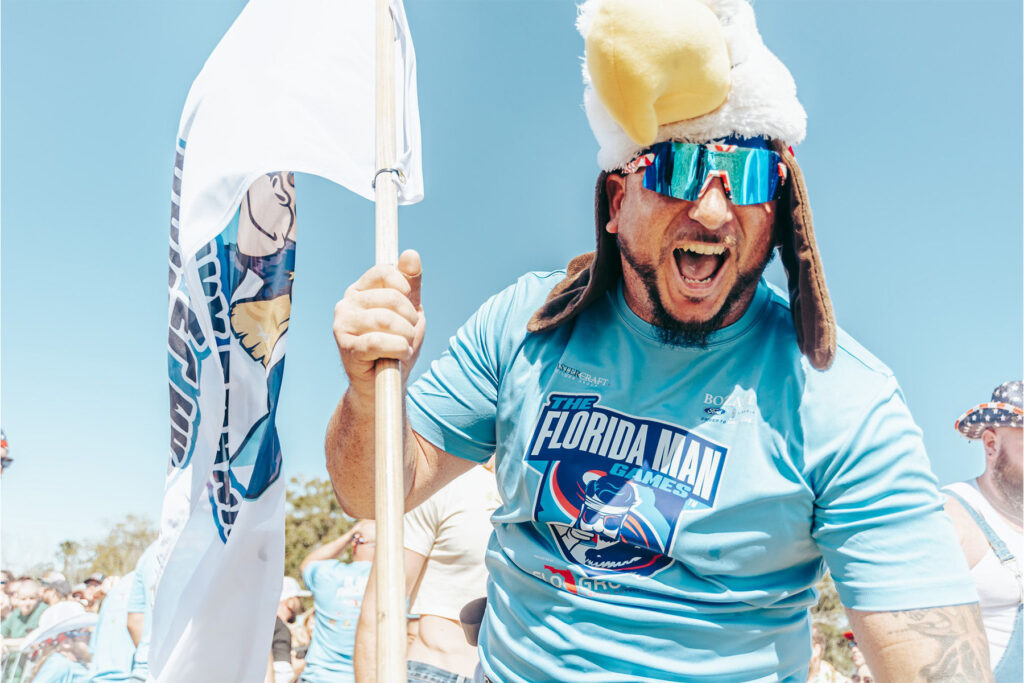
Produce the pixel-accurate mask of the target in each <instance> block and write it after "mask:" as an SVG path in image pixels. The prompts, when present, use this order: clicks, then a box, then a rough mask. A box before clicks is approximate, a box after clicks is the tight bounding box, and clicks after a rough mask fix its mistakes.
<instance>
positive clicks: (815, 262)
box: [772, 140, 836, 370]
mask: <svg viewBox="0 0 1024 683" xmlns="http://www.w3.org/2000/svg"><path fill="white" fill-rule="evenodd" d="M772 147H773V149H774V150H775V151H776V152H778V153H779V154H780V155H781V156H782V161H783V163H784V164H785V165H786V168H787V170H788V171H789V176H788V178H787V179H786V188H787V189H786V191H784V192H783V194H782V196H781V197H780V198H779V201H778V204H777V208H778V211H777V215H776V230H777V235H778V240H779V251H780V252H781V255H782V265H783V267H784V268H785V269H786V276H787V278H788V280H789V308H790V313H791V314H792V316H793V325H794V327H795V328H796V339H797V344H798V345H799V346H800V351H801V352H803V354H804V355H805V356H807V360H808V361H810V363H811V365H812V366H814V367H815V368H817V369H818V370H827V369H828V368H829V366H831V365H832V361H833V360H834V359H835V355H836V321H835V315H834V314H833V312H832V301H831V299H829V296H828V289H827V288H826V287H825V271H824V269H823V268H822V265H821V256H820V255H819V254H818V245H817V243H816V242H815V241H814V221H813V219H812V218H811V205H810V202H808V201H807V187H806V185H804V176H803V173H802V172H801V171H800V167H799V166H798V165H797V163H796V159H795V158H794V157H793V154H792V152H791V151H790V150H789V148H788V147H787V146H786V145H785V143H782V142H780V141H777V140H776V141H773V142H772Z"/></svg>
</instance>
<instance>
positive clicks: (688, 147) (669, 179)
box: [622, 139, 788, 205]
mask: <svg viewBox="0 0 1024 683" xmlns="http://www.w3.org/2000/svg"><path fill="white" fill-rule="evenodd" d="M744 142H745V143H751V144H760V145H762V146H759V147H753V146H751V147H747V146H740V145H737V144H732V143H731V141H730V140H727V141H725V142H723V143H719V142H714V143H708V144H702V145H697V144H691V143H688V142H672V141H668V142H659V143H657V144H656V145H653V146H652V147H650V148H648V149H647V151H646V152H644V153H643V154H641V155H640V156H638V157H637V158H636V159H633V161H631V162H629V163H628V164H626V165H625V166H624V167H623V169H622V170H623V171H624V172H625V173H626V174H627V175H628V174H630V173H636V172H638V171H640V170H644V187H645V188H647V189H648V190H653V191H654V192H657V193H658V194H663V195H665V196H667V197H675V198H676V199H685V200H687V201H691V202H692V201H696V200H697V199H698V198H700V196H701V195H703V194H704V193H705V192H706V191H707V189H708V187H710V185H711V183H712V181H714V179H715V178H720V179H721V180H722V187H723V188H724V189H725V194H726V196H727V197H728V198H729V201H731V202H732V203H733V204H738V205H747V204H763V203H764V202H770V201H773V200H775V199H778V198H779V195H780V194H781V192H782V187H783V185H784V184H785V182H786V177H787V173H788V171H787V169H786V164H785V163H783V161H782V156H781V155H780V154H779V153H778V152H775V151H774V150H771V149H768V148H767V142H766V141H764V140H763V139H755V140H744Z"/></svg>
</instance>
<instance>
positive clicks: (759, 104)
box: [529, 0, 836, 370]
mask: <svg viewBox="0 0 1024 683" xmlns="http://www.w3.org/2000/svg"><path fill="white" fill-rule="evenodd" d="M577 28H578V29H579V31H580V34H581V35H582V36H583V38H584V41H585V45H586V54H585V58H584V63H583V80H584V85H585V92H584V107H585V109H586V113H587V118H588V120H589V122H590V126H591V128H592V129H593V131H594V136H595V137H596V138H597V141H598V144H599V146H600V150H599V152H598V163H599V164H600V166H601V168H602V170H603V172H602V173H601V175H600V177H599V178H598V182H597V188H596V192H595V218H596V226H595V227H596V231H597V251H596V252H594V253H591V254H584V255H583V256H580V257H577V258H576V259H574V260H573V261H572V263H570V264H569V268H568V271H569V272H568V276H567V277H566V279H565V280H564V281H563V282H561V283H560V284H559V285H558V286H556V287H555V288H554V290H552V292H551V294H550V295H549V298H548V301H547V302H546V303H545V305H544V306H542V307H541V308H540V309H539V310H538V311H537V312H536V313H535V314H534V317H533V318H532V319H531V321H530V323H529V329H530V330H531V331H541V330H544V329H550V328H552V327H555V326H557V325H560V324H562V323H564V322H567V321H568V320H571V319H572V318H573V317H575V316H576V315H577V314H578V313H579V311H581V310H582V309H583V308H584V307H585V306H586V305H588V304H589V303H590V302H591V301H593V300H594V299H595V298H597V297H598V296H600V295H602V294H603V293H604V292H605V291H606V290H607V289H608V288H610V287H611V286H612V285H614V283H615V282H616V281H617V280H618V278H619V276H620V272H621V268H620V262H619V258H620V257H619V253H618V246H617V243H616V240H615V236H614V235H611V234H609V233H608V232H607V231H606V230H605V227H606V226H607V224H608V220H609V215H610V214H609V210H608V200H607V196H606V190H605V179H606V178H607V174H608V173H610V172H616V171H617V170H618V169H621V168H622V167H623V166H624V165H626V164H627V163H629V162H630V161H631V160H633V159H634V158H636V157H637V156H638V155H639V154H640V153H641V152H642V151H643V150H644V149H646V148H648V147H650V146H651V145H652V144H655V143H657V142H663V141H666V140H675V141H681V142H691V143H704V142H711V141H712V140H718V139H721V138H726V137H740V138H754V137H765V138H769V139H770V141H771V143H772V148H773V149H774V150H775V151H776V152H778V153H779V154H780V155H781V156H782V159H783V162H784V163H785V164H786V166H787V167H788V170H789V177H788V180H787V182H786V188H785V190H784V192H783V194H782V196H781V197H780V198H779V200H778V210H777V218H776V221H777V233H778V236H779V238H778V239H779V244H778V246H779V249H780V252H781V255H782V264H783V266H784V267H785V269H786V273H787V276H788V279H789V295H790V309H791V312H792V316H793V323H794V325H795V327H796V333H797V341H798V344H799V346H800V350H801V351H802V352H803V353H804V354H805V355H806V356H807V358H808V360H809V361H810V363H811V365H813V366H814V367H815V368H818V369H819V370H824V369H826V368H828V367H829V366H830V365H831V364H832V360H833V358H834V356H835V351H836V326H835V319H834V316H833V313H832V303H831V301H830V299H829V296H828V290H827V289H826V287H825V275H824V271H823V269H822V266H821V259H820V257H819V255H818V248H817V244H816V243H815V240H814V230H813V221H812V217H811V208H810V204H809V202H808V200H807V189H806V186H805V185H804V180H803V174H802V173H801V172H800V168H799V166H797V163H796V159H794V157H793V154H792V149H791V147H792V145H796V144H799V143H800V142H802V141H803V139H804V135H805V132H806V120H807V116H806V114H805V113H804V109H803V107H802V106H801V105H800V102H799V101H798V100H797V98H796V85H795V84H794V82H793V77H792V76H791V75H790V73H789V71H788V70H787V69H786V67H785V66H784V65H783V64H782V62H780V61H779V59H778V58H777V57H776V56H775V55H773V54H772V53H771V52H770V51H769V50H768V48H767V47H765V45H764V42H763V41H762V40H761V35H760V33H758V31H757V25H756V23H755V21H754V11H753V9H752V8H751V6H750V4H749V3H748V2H747V1H746V0H586V1H585V2H584V3H583V4H582V5H581V6H580V11H579V18H578V20H577Z"/></svg>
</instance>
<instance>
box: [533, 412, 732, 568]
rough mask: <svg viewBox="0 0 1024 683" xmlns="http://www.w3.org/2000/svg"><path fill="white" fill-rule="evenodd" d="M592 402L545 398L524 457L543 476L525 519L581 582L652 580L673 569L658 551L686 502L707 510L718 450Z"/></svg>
mask: <svg viewBox="0 0 1024 683" xmlns="http://www.w3.org/2000/svg"><path fill="white" fill-rule="evenodd" d="M599 401H600V396H596V395H581V394H551V395H549V396H548V400H547V403H546V404H545V406H544V408H543V410H542V411H541V414H540V416H539V417H538V418H537V426H536V427H535V428H534V432H533V437H532V438H531V439H530V446H529V449H528V450H527V454H526V461H527V464H528V465H529V466H530V467H533V468H534V469H536V470H537V471H539V472H541V474H542V476H543V480H542V483H541V486H540V489H539V491H538V494H537V502H536V504H535V507H534V518H535V519H536V520H537V521H538V522H545V523H547V524H548V527H549V529H550V530H551V535H552V537H553V539H554V541H555V544H556V545H557V547H558V550H559V552H560V553H561V554H562V556H563V557H564V558H565V559H566V561H568V562H571V563H573V564H574V565H576V566H577V567H579V568H580V569H581V570H582V571H584V572H585V573H586V574H587V575H589V576H607V575H609V574H615V573H629V574H637V575H640V576H652V575H654V574H656V573H658V572H660V571H662V570H663V569H666V568H667V567H669V566H670V565H671V564H672V563H673V562H674V560H673V559H672V558H671V557H668V556H667V555H666V554H665V553H667V552H668V549H669V548H671V547H672V541H673V538H674V535H675V530H676V526H677V524H676V522H677V520H678V519H679V515H680V513H681V512H682V510H683V507H684V505H685V504H686V502H687V501H693V502H694V503H695V504H696V507H700V508H709V507H712V506H713V505H714V502H715V496H716V494H717V492H718V482H719V480H720V479H721V475H722V468H723V466H724V464H725V454H726V451H727V449H726V448H725V447H724V446H721V445H719V444H716V443H714V442H712V441H708V440H707V439H703V438H701V437H699V436H697V435H696V434H693V433H691V432H689V431H687V430H685V429H683V428H681V427H678V426H676V425H673V424H669V423H667V422H660V421H657V420H646V419H643V418H638V417H634V416H632V415H627V414H625V413H620V412H618V411H616V410H610V409H608V408H604V407H601V406H599V405H598V402H599ZM689 507H691V508H693V507H694V505H693V504H691V505H690V506H689Z"/></svg>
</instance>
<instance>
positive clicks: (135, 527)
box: [85, 515, 157, 576]
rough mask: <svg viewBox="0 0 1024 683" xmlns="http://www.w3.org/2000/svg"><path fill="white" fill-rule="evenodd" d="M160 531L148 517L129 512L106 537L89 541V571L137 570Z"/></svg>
mask: <svg viewBox="0 0 1024 683" xmlns="http://www.w3.org/2000/svg"><path fill="white" fill-rule="evenodd" d="M156 537H157V530H156V527H155V526H154V525H153V523H152V522H151V521H150V520H148V519H146V518H145V517H140V516H138V515H128V516H127V517H125V518H124V520H122V521H120V522H118V523H117V524H115V525H114V526H113V527H111V528H110V531H109V532H107V535H106V536H104V537H103V538H101V539H99V540H97V541H92V542H89V543H86V544H85V551H86V552H85V554H86V556H87V557H88V568H87V570H86V573H92V572H103V573H104V574H107V575H115V576H124V575H125V574H127V573H128V572H130V571H132V570H133V569H135V564H136V563H137V562H138V561H139V557H140V556H141V555H142V551H144V550H145V549H146V548H147V547H148V546H149V544H150V543H152V542H153V541H155V540H156Z"/></svg>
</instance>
